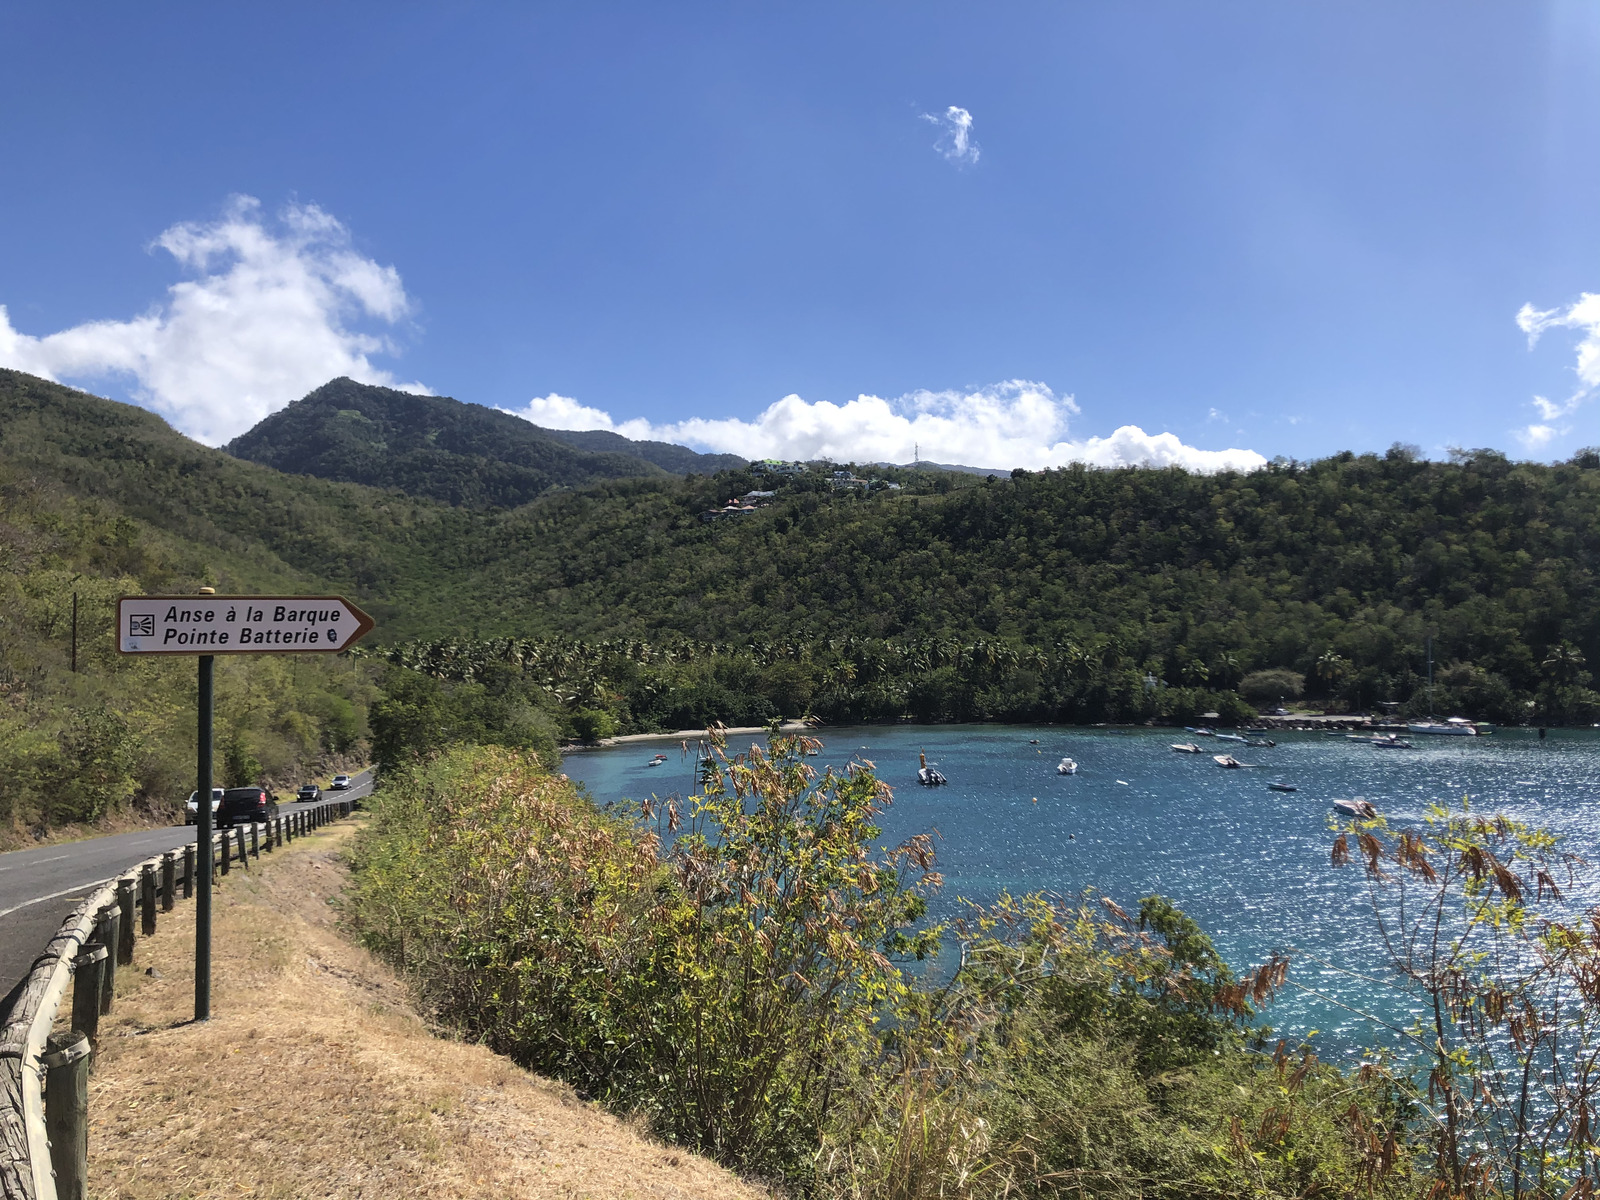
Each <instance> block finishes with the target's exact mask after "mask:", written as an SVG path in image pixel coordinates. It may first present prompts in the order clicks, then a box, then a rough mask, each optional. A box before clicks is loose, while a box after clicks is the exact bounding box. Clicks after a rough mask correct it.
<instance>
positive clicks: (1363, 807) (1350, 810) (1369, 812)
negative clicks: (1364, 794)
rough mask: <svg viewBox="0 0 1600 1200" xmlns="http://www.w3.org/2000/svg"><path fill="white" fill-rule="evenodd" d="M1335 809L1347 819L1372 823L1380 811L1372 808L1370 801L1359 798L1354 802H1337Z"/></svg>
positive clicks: (1335, 802)
mask: <svg viewBox="0 0 1600 1200" xmlns="http://www.w3.org/2000/svg"><path fill="white" fill-rule="evenodd" d="M1333 807H1334V808H1335V809H1336V810H1338V811H1339V812H1342V813H1343V814H1344V815H1345V816H1347V817H1354V818H1356V820H1358V821H1370V820H1371V819H1372V818H1373V817H1375V816H1377V815H1378V810H1377V809H1375V808H1373V807H1372V802H1371V801H1370V800H1363V799H1362V798H1361V797H1360V796H1357V797H1356V798H1355V799H1354V800H1335V801H1334V802H1333Z"/></svg>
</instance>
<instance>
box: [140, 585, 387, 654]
mask: <svg viewBox="0 0 1600 1200" xmlns="http://www.w3.org/2000/svg"><path fill="white" fill-rule="evenodd" d="M372 627H373V620H372V618H371V617H369V616H367V614H366V613H364V612H362V611H361V610H360V609H359V608H357V607H356V606H355V605H354V604H351V603H350V601H348V600H346V599H345V598H344V597H342V596H206V595H199V596H124V597H122V599H121V600H119V601H117V649H118V650H120V651H122V653H124V654H300V653H304V652H307V651H310V652H313V653H315V652H318V651H320V652H322V653H325V654H326V653H337V652H338V651H340V650H343V649H345V648H346V647H348V646H350V645H352V644H353V643H354V642H355V641H356V640H357V639H358V638H360V637H362V636H364V635H365V634H367V633H369V632H370V631H371V630H372Z"/></svg>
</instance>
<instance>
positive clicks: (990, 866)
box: [563, 725, 1600, 1057]
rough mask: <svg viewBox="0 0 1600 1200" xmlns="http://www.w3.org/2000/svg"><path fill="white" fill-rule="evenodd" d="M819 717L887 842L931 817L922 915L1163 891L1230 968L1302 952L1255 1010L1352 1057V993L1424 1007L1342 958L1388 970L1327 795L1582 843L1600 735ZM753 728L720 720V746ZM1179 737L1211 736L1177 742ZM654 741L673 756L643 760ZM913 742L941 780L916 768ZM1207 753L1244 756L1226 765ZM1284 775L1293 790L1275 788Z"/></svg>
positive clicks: (640, 768) (1397, 1019)
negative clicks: (1065, 762) (862, 766)
mask: <svg viewBox="0 0 1600 1200" xmlns="http://www.w3.org/2000/svg"><path fill="white" fill-rule="evenodd" d="M817 736H818V737H819V738H820V739H821V740H822V742H823V750H822V753H821V755H820V756H819V759H818V762H819V764H832V765H834V766H835V767H839V766H843V765H844V764H845V763H847V762H848V761H850V760H851V759H852V758H854V759H860V760H865V761H870V762H872V763H873V764H874V766H875V769H876V771H877V774H878V775H879V777H880V778H882V779H883V780H885V781H886V782H887V783H889V784H890V785H891V786H892V787H893V788H894V789H895V803H894V805H893V806H892V807H891V809H890V810H889V811H888V813H886V814H885V817H884V820H883V822H882V824H883V829H884V840H885V841H890V842H894V841H899V840H902V839H904V838H906V837H909V836H911V835H912V834H916V833H923V832H932V833H934V834H935V835H936V837H937V850H938V860H939V861H938V869H939V871H940V872H941V873H942V874H943V875H944V877H945V884H944V887H943V889H942V891H941V892H940V893H939V894H938V895H937V896H935V897H934V898H933V899H932V901H931V902H930V915H931V916H932V917H933V918H934V919H939V918H942V917H948V916H950V915H952V914H954V913H955V912H956V911H957V910H958V908H959V901H960V900H961V899H966V900H971V901H976V902H978V903H987V902H990V901H992V900H994V899H995V898H996V897H997V896H998V895H1000V894H1001V893H1002V892H1005V891H1010V892H1012V893H1013V894H1015V893H1021V892H1027V891H1035V890H1043V891H1052V892H1057V893H1060V894H1064V895H1072V894H1076V893H1078V892H1080V891H1081V890H1083V889H1084V888H1093V889H1095V890H1096V891H1097V892H1099V893H1101V894H1104V895H1106V896H1109V897H1110V898H1112V899H1114V900H1115V901H1117V902H1118V903H1119V904H1121V905H1122V906H1123V907H1124V908H1128V909H1129V910H1130V911H1131V910H1132V909H1133V908H1134V906H1135V905H1136V904H1137V902H1138V900H1139V899H1140V898H1141V897H1143V896H1146V895H1149V894H1151V893H1157V892H1158V893H1161V894H1162V895H1165V896H1168V897H1170V898H1171V899H1172V900H1173V901H1174V902H1175V903H1177V904H1178V906H1179V907H1181V908H1182V909H1184V911H1186V912H1187V913H1188V914H1189V915H1190V916H1192V917H1193V918H1194V919H1195V920H1197V921H1198V922H1199V923H1200V924H1201V925H1202V926H1203V927H1204V928H1205V930H1206V932H1207V933H1208V934H1210V936H1211V937H1212V939H1213V941H1214V942H1215V943H1216V946H1217V948H1218V950H1219V951H1220V952H1221V954H1222V955H1223V957H1224V958H1225V959H1226V960H1227V961H1228V962H1229V963H1230V964H1231V965H1232V966H1233V967H1234V968H1235V970H1240V971H1242V970H1245V969H1248V968H1249V967H1251V966H1253V965H1255V964H1257V963H1260V962H1263V961H1265V960H1266V958H1267V957H1268V956H1270V955H1271V954H1273V953H1276V952H1281V951H1285V950H1292V951H1294V952H1296V954H1297V955H1298V957H1297V960H1296V963H1295V965H1294V967H1293V968H1292V970H1291V978H1292V979H1293V980H1295V981H1296V982H1297V983H1298V984H1300V985H1301V986H1302V987H1309V988H1312V989H1314V990H1315V992H1316V993H1320V995H1319V994H1313V993H1312V992H1307V991H1303V990H1300V989H1299V988H1291V989H1289V990H1288V991H1286V992H1285V993H1284V994H1283V995H1282V996H1281V997H1280V999H1279V1000H1278V1001H1277V1002H1276V1003H1274V1004H1273V1005H1272V1006H1271V1008H1270V1010H1269V1011H1268V1012H1267V1013H1266V1014H1264V1020H1265V1021H1266V1022H1268V1023H1270V1024H1271V1025H1272V1026H1273V1027H1274V1028H1275V1029H1276V1030H1278V1031H1279V1032H1280V1033H1281V1034H1282V1035H1284V1036H1287V1037H1289V1038H1290V1039H1291V1040H1292V1041H1294V1040H1298V1039H1300V1038H1304V1037H1306V1036H1308V1035H1310V1034H1311V1033H1312V1032H1313V1031H1316V1032H1317V1036H1316V1037H1315V1039H1314V1040H1315V1043H1316V1045H1317V1046H1318V1048H1319V1052H1321V1053H1322V1054H1323V1055H1324V1057H1352V1056H1357V1055H1359V1054H1360V1053H1361V1052H1362V1051H1363V1049H1364V1048H1366V1047H1368V1046H1370V1045H1372V1044H1374V1043H1375V1042H1379V1041H1386V1040H1387V1039H1386V1038H1385V1037H1384V1034H1383V1030H1382V1027H1381V1026H1377V1025H1374V1024H1373V1023H1372V1022H1371V1021H1369V1020H1368V1019H1366V1018H1364V1017H1362V1016H1359V1015H1357V1013H1356V1012H1352V1011H1350V1010H1351V1009H1355V1010H1360V1011H1361V1012H1364V1013H1370V1014H1375V1015H1377V1016H1380V1017H1382V1018H1383V1019H1384V1020H1386V1021H1389V1022H1391V1023H1395V1024H1405V1023H1407V1021H1408V1020H1409V1017H1410V1016H1411V1015H1413V1014H1414V1013H1415V1011H1417V1008H1416V1004H1415V1001H1414V1000H1413V999H1412V998H1410V997H1408V996H1406V995H1404V994H1400V993H1396V992H1394V991H1392V990H1391V989H1390V988H1388V987H1385V986H1381V984H1380V983H1372V982H1367V981H1364V980H1362V979H1360V978H1356V977H1353V976H1352V975H1350V974H1348V973H1347V972H1349V971H1353V972H1356V973H1358V974H1359V975H1365V976H1369V977H1371V978H1372V979H1375V980H1379V981H1385V980H1390V979H1392V972H1391V970H1390V967H1389V965H1388V964H1387V963H1386V962H1385V960H1384V957H1383V955H1382V953H1381V951H1380V948H1379V947H1378V945H1377V942H1376V938H1375V927H1374V923H1373V919H1372V915H1371V910H1370V907H1369V904H1368V898H1367V886H1366V882H1365V880H1364V878H1363V876H1362V874H1361V871H1360V870H1359V868H1357V867H1355V866H1348V867H1344V868H1335V867H1333V866H1332V864H1331V863H1330V861H1329V851H1330V848H1331V846H1332V842H1333V836H1334V835H1333V833H1332V832H1331V830H1330V818H1331V816H1332V811H1331V801H1332V800H1333V799H1335V798H1351V797H1355V796H1363V797H1365V798H1367V799H1368V800H1370V801H1372V803H1373V804H1374V805H1376V806H1377V808H1378V809H1379V811H1380V812H1382V813H1383V814H1384V815H1385V816H1386V817H1387V818H1388V819H1389V820H1390V822H1391V824H1394V825H1398V826H1418V825H1420V824H1421V823H1422V821H1423V820H1424V818H1425V816H1426V814H1427V810H1428V806H1429V805H1431V804H1436V803H1437V804H1446V805H1450V806H1456V807H1458V806H1459V805H1460V804H1461V802H1462V800H1463V798H1470V803H1471V804H1472V806H1473V808H1475V809H1477V810H1480V811H1485V812H1501V813H1504V814H1505V815H1507V816H1509V817H1512V818H1515V819H1517V820H1521V821H1526V822H1528V823H1529V824H1532V825H1536V826H1544V827H1548V828H1549V829H1551V830H1552V831H1553V832H1555V833H1557V834H1558V835H1560V836H1561V837H1562V838H1563V845H1564V848H1565V849H1567V850H1569V851H1572V852H1575V853H1578V854H1581V855H1584V856H1588V855H1589V853H1590V851H1591V850H1592V848H1593V847H1594V846H1595V844H1596V841H1597V835H1600V734H1597V733H1596V732H1595V731H1591V730H1551V731H1550V732H1549V735H1548V737H1546V738H1545V739H1543V740H1541V739H1540V738H1539V737H1538V736H1537V734H1536V732H1535V731H1533V730H1521V729H1514V730H1500V731H1496V732H1495V733H1493V734H1490V735H1488V736H1485V737H1479V738H1464V737H1429V736H1417V737H1413V738H1412V741H1413V744H1414V747H1415V748H1414V749H1412V750H1382V749H1377V748H1375V747H1373V746H1371V745H1368V744H1366V743H1361V742H1352V741H1349V740H1347V739H1345V738H1344V737H1343V736H1342V735H1339V736H1330V735H1328V734H1325V733H1292V732H1286V733H1278V734H1274V735H1272V736H1273V737H1274V739H1275V740H1276V742H1277V745H1276V746H1274V747H1271V748H1260V749H1256V748H1245V747H1242V746H1240V745H1239V743H1237V742H1217V741H1216V740H1214V739H1208V738H1200V739H1193V738H1191V737H1189V735H1187V734H1184V733H1182V732H1181V731H1175V730H1171V729H1155V730H1152V729H1143V728H1140V729H1116V730H1113V729H1078V728H1071V729H1065V728H1061V727H1057V726H1047V727H1035V726H999V725H966V726H963V725H938V726H906V725H894V726H866V727H855V728H849V727H843V728H826V729H822V730H819V731H817ZM1034 739H1037V744H1033V742H1034ZM758 740H760V739H756V738H752V737H751V736H749V735H745V736H744V737H735V738H733V739H730V744H729V752H730V753H733V752H736V751H740V750H743V749H747V748H748V747H749V745H750V744H751V743H752V742H753V741H758ZM1191 740H1193V741H1197V742H1198V743H1199V744H1201V745H1202V746H1203V747H1204V749H1205V753H1203V754H1178V753H1174V752H1173V751H1172V750H1171V749H1170V744H1171V743H1173V742H1180V741H1191ZM658 752H662V753H666V754H667V755H668V758H667V760H666V761H665V762H663V763H662V764H661V765H659V766H655V767H649V766H647V765H646V763H647V762H648V761H649V760H650V759H651V757H652V755H654V754H656V753H658ZM920 752H926V754H927V757H928V761H929V762H931V763H934V764H937V766H938V767H939V769H940V770H941V771H942V772H943V773H944V774H945V775H946V776H947V777H948V778H949V780H950V782H949V784H948V785H947V786H944V787H938V788H925V787H921V786H919V785H918V784H917V783H916V770H917V764H918V754H919V753H920ZM1214 753H1216V754H1221V753H1232V754H1234V755H1235V756H1236V757H1238V758H1239V759H1240V760H1242V761H1244V762H1249V763H1254V764H1257V765H1256V766H1255V767H1253V768H1252V769H1249V770H1239V771H1228V770H1222V769H1220V768H1219V767H1218V766H1217V765H1216V764H1215V763H1214V762H1213V761H1212V759H1211V755H1212V754H1214ZM1063 756H1070V757H1071V758H1073V759H1075V760H1076V761H1077V762H1078V764H1079V773H1078V774H1076V775H1072V776H1062V775H1059V774H1057V772H1056V764H1057V762H1058V761H1059V760H1060V759H1061V758H1062V757H1063ZM563 770H565V771H566V772H567V773H568V774H569V775H570V776H571V777H572V778H574V779H576V780H578V781H580V782H582V783H583V784H584V785H585V786H586V787H587V788H588V790H589V792H590V794H591V795H592V796H593V797H594V799H595V800H596V801H598V802H600V803H606V802H610V801H620V800H624V799H626V800H632V801H643V800H644V799H646V798H648V797H649V796H651V795H655V796H658V797H661V798H665V797H667V796H669V795H673V794H677V795H680V796H681V795H685V794H687V793H689V792H690V791H691V790H692V788H693V782H694V763H693V755H692V754H690V755H688V756H685V755H684V754H683V753H682V752H681V750H680V749H679V747H678V744H677V743H676V742H675V741H662V742H635V743H627V744H624V745H620V746H614V747H605V748H601V749H596V750H585V751H581V752H575V753H572V754H570V755H568V756H567V758H566V761H565V763H564V765H563ZM1277 780H1281V781H1283V782H1286V783H1290V784H1293V785H1295V786H1296V787H1297V788H1298V790H1297V791H1295V792H1290V793H1283V792H1274V791H1270V790H1269V789H1268V787H1267V784H1268V783H1269V782H1272V781H1277ZM1596 902H1600V896H1597V894H1596V889H1595V885H1594V881H1593V878H1592V873H1591V874H1590V875H1585V876H1580V877H1579V878H1578V879H1577V880H1576V882H1575V885H1574V886H1573V887H1572V888H1571V890H1569V892H1568V896H1567V903H1568V904H1570V905H1588V904H1593V903H1596ZM1314 959H1317V960H1323V961H1325V962H1327V963H1332V964H1336V966H1337V968H1341V969H1335V968H1333V967H1329V966H1324V965H1319V963H1318V962H1316V961H1313V960H1314Z"/></svg>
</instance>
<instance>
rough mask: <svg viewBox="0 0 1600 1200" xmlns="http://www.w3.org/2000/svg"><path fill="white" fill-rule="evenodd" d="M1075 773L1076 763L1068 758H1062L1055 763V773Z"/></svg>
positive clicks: (1076, 771)
mask: <svg viewBox="0 0 1600 1200" xmlns="http://www.w3.org/2000/svg"><path fill="white" fill-rule="evenodd" d="M1077 773H1078V764H1077V763H1075V762H1073V761H1072V760H1071V759H1070V758H1063V759H1062V760H1061V761H1060V762H1058V763H1057V764H1056V774H1057V775H1076V774H1077Z"/></svg>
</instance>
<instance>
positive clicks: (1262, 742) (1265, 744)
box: [1244, 738, 1278, 750]
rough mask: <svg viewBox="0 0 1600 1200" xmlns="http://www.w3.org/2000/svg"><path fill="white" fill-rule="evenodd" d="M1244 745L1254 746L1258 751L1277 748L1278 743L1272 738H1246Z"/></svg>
mask: <svg viewBox="0 0 1600 1200" xmlns="http://www.w3.org/2000/svg"><path fill="white" fill-rule="evenodd" d="M1244 744H1245V745H1246V746H1254V747H1255V748H1256V749H1258V750H1265V749H1268V748H1270V747H1272V746H1276V745H1277V744H1278V743H1277V742H1275V741H1273V740H1272V739H1271V738H1246V739H1245V743H1244Z"/></svg>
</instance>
